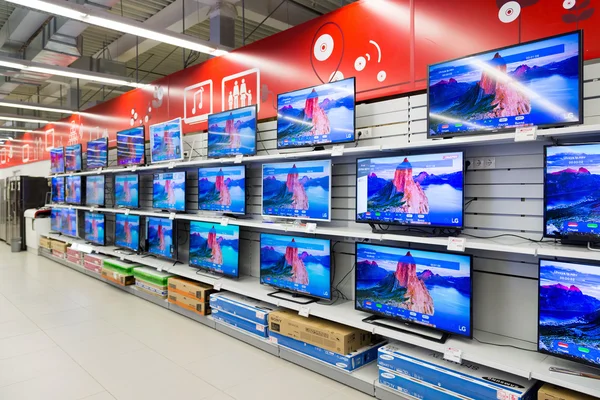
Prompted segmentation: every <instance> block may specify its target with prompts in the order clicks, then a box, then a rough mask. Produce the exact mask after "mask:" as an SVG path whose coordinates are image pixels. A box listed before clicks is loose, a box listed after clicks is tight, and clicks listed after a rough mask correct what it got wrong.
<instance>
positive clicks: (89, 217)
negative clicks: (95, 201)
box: [84, 211, 104, 246]
mask: <svg viewBox="0 0 600 400" xmlns="http://www.w3.org/2000/svg"><path fill="white" fill-rule="evenodd" d="M84 218H85V221H84V222H85V236H84V239H85V240H87V241H88V242H92V243H95V244H98V245H100V246H104V214H100V213H92V212H88V211H86V212H85V217H84Z"/></svg>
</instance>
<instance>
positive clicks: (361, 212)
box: [356, 152, 464, 228]
mask: <svg viewBox="0 0 600 400" xmlns="http://www.w3.org/2000/svg"><path fill="white" fill-rule="evenodd" d="M356 162H357V164H358V165H357V180H356V220H357V221H358V222H370V223H385V224H400V225H423V226H430V227H451V228H462V226H463V204H464V197H463V196H464V194H463V185H464V176H463V168H464V161H463V153H462V152H452V153H438V154H422V155H415V156H398V157H382V158H365V159H358V160H356Z"/></svg>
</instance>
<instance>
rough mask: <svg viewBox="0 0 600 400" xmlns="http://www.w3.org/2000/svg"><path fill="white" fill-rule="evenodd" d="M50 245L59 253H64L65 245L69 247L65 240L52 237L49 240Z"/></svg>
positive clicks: (65, 250)
mask: <svg viewBox="0 0 600 400" xmlns="http://www.w3.org/2000/svg"><path fill="white" fill-rule="evenodd" d="M50 247H51V248H52V250H56V251H58V252H60V253H66V252H67V247H69V244H68V243H65V242H61V241H60V240H54V239H52V240H51V241H50Z"/></svg>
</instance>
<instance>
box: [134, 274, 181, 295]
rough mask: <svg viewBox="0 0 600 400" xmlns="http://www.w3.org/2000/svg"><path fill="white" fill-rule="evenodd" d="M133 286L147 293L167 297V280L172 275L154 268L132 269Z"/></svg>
mask: <svg viewBox="0 0 600 400" xmlns="http://www.w3.org/2000/svg"><path fill="white" fill-rule="evenodd" d="M133 276H134V277H135V286H136V287H138V288H139V289H141V290H143V291H145V292H148V293H149V294H152V295H155V296H158V297H162V298H163V299H166V298H167V282H168V280H169V278H170V277H172V276H173V275H171V274H168V273H166V272H162V271H157V270H155V269H154V268H148V267H140V268H135V269H134V270H133Z"/></svg>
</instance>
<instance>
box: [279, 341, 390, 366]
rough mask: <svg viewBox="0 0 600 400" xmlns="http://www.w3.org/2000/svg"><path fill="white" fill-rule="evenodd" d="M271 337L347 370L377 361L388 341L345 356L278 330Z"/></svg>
mask: <svg viewBox="0 0 600 400" xmlns="http://www.w3.org/2000/svg"><path fill="white" fill-rule="evenodd" d="M269 339H270V340H271V342H273V343H275V344H278V345H279V346H282V347H287V348H288V349H291V350H295V351H297V352H299V353H302V354H306V355H307V356H310V357H313V358H316V359H318V360H320V361H323V362H325V363H327V364H330V365H333V366H335V367H338V368H341V369H343V370H346V371H353V370H355V369H357V368H360V367H362V366H363V365H367V364H369V363H371V362H373V361H375V360H376V359H377V350H378V349H379V347H381V346H383V345H384V344H385V343H386V342H385V341H381V342H379V343H377V344H373V345H370V346H365V347H363V348H362V349H359V350H357V351H355V352H353V353H350V354H348V355H345V356H344V355H341V354H337V353H334V352H332V351H329V350H325V349H323V348H321V347H317V346H314V345H312V344H309V343H305V342H302V341H300V340H297V339H294V338H291V337H287V336H283V335H281V334H279V333H276V332H270V333H269Z"/></svg>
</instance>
